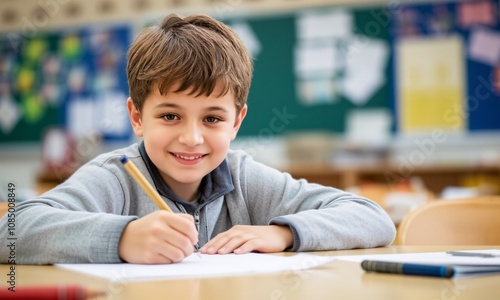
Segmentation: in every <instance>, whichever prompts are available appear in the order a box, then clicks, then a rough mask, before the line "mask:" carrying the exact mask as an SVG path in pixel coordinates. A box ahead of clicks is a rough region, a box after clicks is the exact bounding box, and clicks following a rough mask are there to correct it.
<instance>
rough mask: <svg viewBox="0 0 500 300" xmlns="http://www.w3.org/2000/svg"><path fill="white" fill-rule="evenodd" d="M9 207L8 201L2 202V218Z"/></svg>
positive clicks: (0, 213) (0, 216) (0, 208)
mask: <svg viewBox="0 0 500 300" xmlns="http://www.w3.org/2000/svg"><path fill="white" fill-rule="evenodd" d="M8 209H9V207H8V202H0V218H2V217H3V215H5V213H6V212H7V210H8Z"/></svg>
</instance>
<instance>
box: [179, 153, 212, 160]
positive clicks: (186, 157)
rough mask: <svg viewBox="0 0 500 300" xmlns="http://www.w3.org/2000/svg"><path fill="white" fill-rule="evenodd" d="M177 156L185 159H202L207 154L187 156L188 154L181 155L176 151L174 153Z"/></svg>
mask: <svg viewBox="0 0 500 300" xmlns="http://www.w3.org/2000/svg"><path fill="white" fill-rule="evenodd" d="M172 154H173V155H174V156H175V157H178V158H181V159H185V160H195V159H200V158H202V157H203V156H205V154H202V155H195V156H187V155H179V154H175V153H172Z"/></svg>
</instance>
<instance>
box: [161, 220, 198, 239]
mask: <svg viewBox="0 0 500 300" xmlns="http://www.w3.org/2000/svg"><path fill="white" fill-rule="evenodd" d="M166 218H167V220H166V221H167V223H168V225H169V226H170V227H172V229H174V230H176V231H178V232H180V233H182V234H183V235H185V236H186V237H187V238H188V239H189V240H190V241H191V246H193V245H196V243H198V231H197V230H196V226H195V225H194V220H193V217H192V216H190V215H187V214H172V213H170V215H169V216H167V217H166Z"/></svg>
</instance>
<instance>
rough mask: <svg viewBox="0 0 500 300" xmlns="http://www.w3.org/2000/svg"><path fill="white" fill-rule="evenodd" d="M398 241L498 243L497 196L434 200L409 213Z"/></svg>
mask: <svg viewBox="0 0 500 300" xmlns="http://www.w3.org/2000/svg"><path fill="white" fill-rule="evenodd" d="M398 244H399V245H500V196H483V197H475V198H467V199H455V200H437V201H434V202H429V203H428V204H425V205H423V206H421V207H419V208H417V209H416V210H414V211H412V212H410V213H408V214H407V215H406V216H405V217H404V218H403V220H402V222H401V224H400V225H399V229H398Z"/></svg>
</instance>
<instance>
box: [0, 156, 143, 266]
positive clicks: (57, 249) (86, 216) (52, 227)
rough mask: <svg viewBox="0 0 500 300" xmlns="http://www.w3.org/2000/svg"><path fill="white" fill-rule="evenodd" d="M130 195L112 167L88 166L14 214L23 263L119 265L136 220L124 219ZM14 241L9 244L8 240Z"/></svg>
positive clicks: (3, 234) (1, 222)
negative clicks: (127, 228)
mask: <svg viewBox="0 0 500 300" xmlns="http://www.w3.org/2000/svg"><path fill="white" fill-rule="evenodd" d="M128 197H129V195H127V194H124V193H123V188H122V187H121V185H120V182H119V180H118V179H117V178H116V176H115V175H114V174H113V173H112V172H110V171H109V170H107V169H104V168H101V167H98V166H95V165H90V166H89V165H87V166H84V167H82V168H81V169H80V170H78V171H77V172H76V173H75V174H74V175H73V176H72V177H70V178H69V179H68V180H67V181H66V182H64V183H63V184H61V185H60V186H58V187H56V188H55V189H53V190H51V191H49V192H47V193H45V194H44V195H42V196H40V197H38V198H36V199H34V200H30V201H26V202H23V203H20V204H18V205H17V206H16V212H15V221H14V222H13V223H14V224H15V230H14V233H15V238H17V240H15V242H16V248H15V250H16V251H15V252H16V253H15V261H16V263H18V264H51V263H98V262H99V263H116V262H120V261H121V260H120V258H119V256H118V249H117V247H118V242H119V239H120V237H121V234H122V232H123V229H124V228H125V226H126V225H127V224H128V223H129V222H130V221H132V220H134V219H137V217H135V216H122V214H123V213H124V210H127V209H128V208H127V207H126V203H125V202H126V201H128ZM7 228H8V227H7V218H6V217H4V218H2V219H0V240H1V242H0V243H1V244H2V245H0V262H1V263H5V262H7V261H8V257H9V253H8V250H9V249H8V247H7V245H6V244H5V243H7V241H8V240H7V234H8V231H7ZM9 241H10V240H9Z"/></svg>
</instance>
